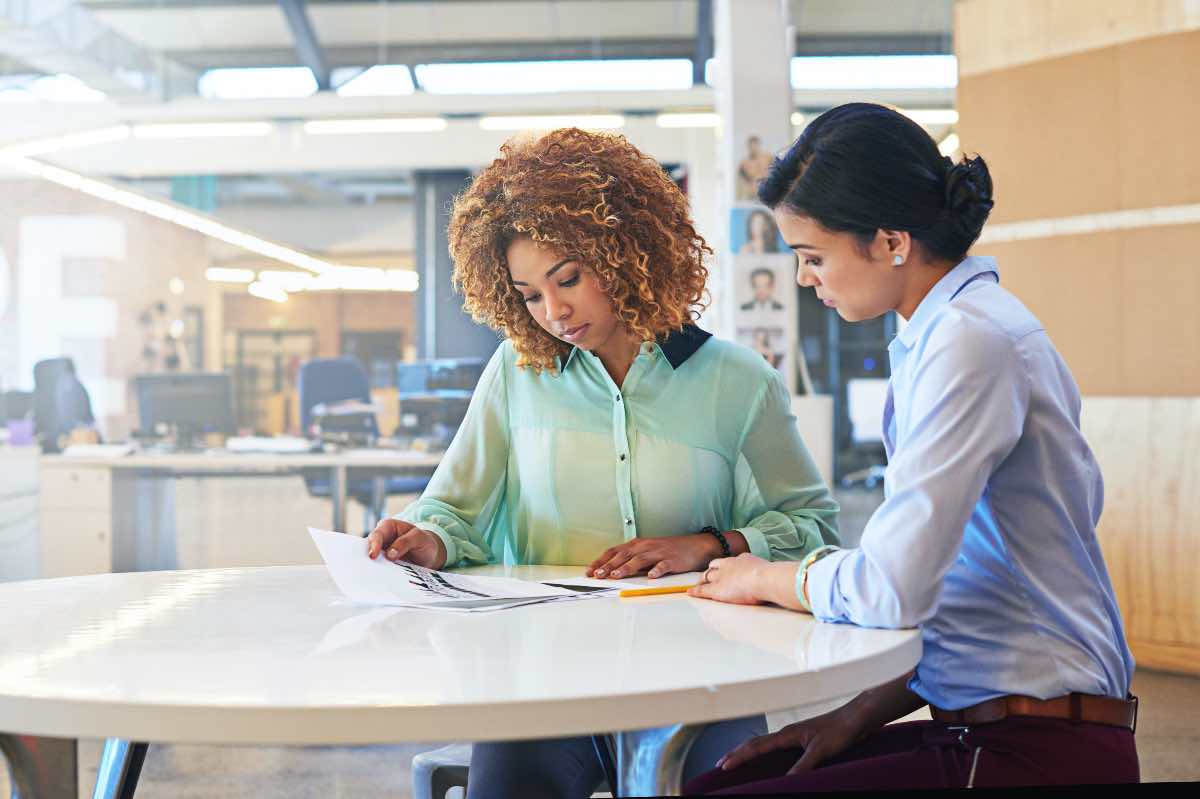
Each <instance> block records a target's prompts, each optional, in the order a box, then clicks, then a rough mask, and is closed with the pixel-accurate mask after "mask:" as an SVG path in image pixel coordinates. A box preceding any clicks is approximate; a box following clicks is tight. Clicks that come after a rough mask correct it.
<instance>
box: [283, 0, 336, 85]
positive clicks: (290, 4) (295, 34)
mask: <svg viewBox="0 0 1200 799" xmlns="http://www.w3.org/2000/svg"><path fill="white" fill-rule="evenodd" d="M279 8H280V9H281V10H282V11H283V15H284V16H285V17H287V23H288V27H289V28H291V29H292V39H293V40H295V43H296V55H297V56H298V57H299V58H300V63H301V64H303V65H304V66H306V67H308V68H309V69H310V70H312V74H313V75H314V76H315V77H316V79H317V88H318V89H319V90H320V91H329V89H330V82H329V64H328V62H327V61H326V60H325V53H324V52H323V51H322V50H321V44H320V42H318V41H317V34H316V33H314V32H313V26H312V20H310V19H309V18H308V9H306V8H305V7H304V0H279Z"/></svg>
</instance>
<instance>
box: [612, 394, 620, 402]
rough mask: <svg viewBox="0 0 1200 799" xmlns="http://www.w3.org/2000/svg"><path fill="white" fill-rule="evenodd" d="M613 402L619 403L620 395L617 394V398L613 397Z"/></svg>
mask: <svg viewBox="0 0 1200 799" xmlns="http://www.w3.org/2000/svg"><path fill="white" fill-rule="evenodd" d="M613 401H614V402H620V401H621V395H620V394H618V395H617V396H615V397H613Z"/></svg>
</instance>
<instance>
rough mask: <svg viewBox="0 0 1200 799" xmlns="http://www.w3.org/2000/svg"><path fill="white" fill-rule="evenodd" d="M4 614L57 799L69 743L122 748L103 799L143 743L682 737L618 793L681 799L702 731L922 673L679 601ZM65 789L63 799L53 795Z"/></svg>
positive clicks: (119, 602) (320, 581)
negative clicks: (473, 608)
mask: <svg viewBox="0 0 1200 799" xmlns="http://www.w3.org/2000/svg"><path fill="white" fill-rule="evenodd" d="M483 571H484V572H485V573H486V572H496V571H500V569H497V568H490V569H487V570H483ZM579 571H580V570H579V569H578V568H563V567H521V568H518V569H514V570H510V571H509V572H508V573H509V574H512V575H514V576H518V577H523V578H539V579H549V578H553V577H562V576H565V575H568V574H578V573H579ZM478 572H479V570H476V573H478ZM0 606H2V607H6V608H10V607H18V608H23V609H24V612H22V613H5V614H2V615H0V640H3V641H4V642H5V646H4V647H3V648H2V649H0V730H4V731H6V732H7V733H10V735H8V736H0V738H2V741H0V742H2V743H3V744H4V746H5V748H6V751H8V752H9V753H10V755H11V756H12V759H13V760H14V762H15V764H16V770H17V771H18V772H19V774H20V776H19V780H23V781H24V785H26V786H35V787H36V786H41V787H42V789H43V791H44V793H43V794H36V795H45V796H60V795H61V796H67V795H69V796H72V797H73V796H74V794H75V784H74V779H75V774H76V768H75V763H74V761H73V760H72V762H71V763H70V767H69V768H62V760H61V758H66V757H67V756H68V753H69V752H73V751H74V748H73V743H72V742H71V740H70V739H75V738H84V737H86V738H106V739H109V741H108V743H107V744H106V746H105V750H104V752H105V754H104V760H103V762H102V765H101V769H100V781H101V783H102V788H103V790H101V791H100V792H98V794H97V795H100V796H106V795H117V793H106V792H105V791H117V790H119V789H121V788H122V787H124V788H126V789H127V788H128V787H129V778H132V780H134V781H136V776H137V771H138V769H140V762H141V761H140V758H142V757H144V755H145V747H144V746H143V745H140V744H132V745H131V744H130V743H129V742H131V741H133V742H139V741H140V742H162V743H168V742H169V743H210V744H221V743H228V744H241V745H247V744H272V745H279V744H283V745H288V744H296V745H300V744H332V745H348V744H374V743H397V742H424V741H429V742H435V741H463V740H473V739H489V740H502V739H520V738H541V737H549V736H565V735H580V734H587V733H591V732H597V731H599V732H607V731H622V730H625V731H627V730H639V729H643V728H647V727H656V728H662V727H664V726H666V725H672V726H670V727H668V728H667V729H666V730H662V729H659V730H657V731H645V730H643V732H641V733H628V734H626V733H623V734H621V735H619V736H618V739H619V741H620V743H619V746H618V756H619V760H620V780H621V783H622V786H623V790H624V791H625V792H626V793H633V794H637V793H638V792H648V793H664V792H670V791H675V790H677V789H678V780H679V774H680V769H681V768H682V762H683V758H684V756H685V755H686V753H687V749H688V746H689V745H690V743H691V740H692V737H693V735H694V734H695V732H696V731H697V730H698V729H699V727H698V726H697V725H701V724H703V723H705V722H710V721H714V720H718V719H725V718H733V717H737V716H742V715H746V714H750V713H757V712H766V711H772V710H777V709H782V708H792V707H797V706H804V705H810V706H815V705H818V704H820V705H824V704H826V703H827V702H828V701H829V700H831V699H834V698H837V697H843V696H849V695H852V694H854V693H857V692H858V691H860V690H862V689H864V688H867V687H870V686H873V685H878V684H880V683H883V682H885V681H887V680H890V679H893V678H895V677H897V676H899V675H900V674H903V673H905V672H906V671H908V670H910V669H911V668H912V667H913V666H914V665H915V664H916V662H917V660H918V659H919V657H920V653H921V642H920V637H919V634H918V632H917V631H915V630H900V631H882V630H864V629H858V628H855V627H850V626H846V625H830V624H820V623H817V622H815V621H813V619H812V618H811V617H809V616H804V615H801V614H798V613H792V612H789V611H785V610H781V609H778V608H767V607H739V606H734V605H721V604H717V603H713V602H708V601H704V600H697V599H691V598H689V597H687V596H684V595H673V596H663V597H648V598H639V599H625V600H621V599H616V598H604V599H592V600H585V601H579V602H574V603H560V604H557V605H545V606H536V605H535V606H529V607H524V608H518V609H515V610H509V611H501V612H496V613H484V614H473V615H472V614H451V613H436V612H431V611H420V610H409V609H399V608H363V607H356V606H353V605H350V604H349V603H348V602H346V601H345V600H343V599H342V596H341V594H340V593H339V592H338V590H337V588H336V587H335V586H334V585H333V583H332V581H331V580H330V579H329V576H328V573H327V572H326V570H325V569H324V567H319V566H318V567H306V566H305V567H268V568H257V569H212V570H199V571H176V572H145V573H128V574H106V575H92V576H86V577H72V578H64V579H58V580H36V581H29V582H23V583H10V584H8V585H0ZM18 736H39V737H38V738H36V739H30V738H28V737H18ZM44 736H50V737H51V738H53V739H57V740H47V739H46V738H45V737H44ZM62 739H66V740H65V741H64V740H62ZM55 747H57V749H56V748H55ZM45 753H50V755H51V756H53V755H54V754H56V753H57V755H58V756H59V758H60V759H59V760H58V761H57V762H54V761H53V760H51V761H47V760H46V759H45V756H44V755H45ZM635 753H636V754H637V756H636V757H633V756H632V755H633V754H635ZM64 772H69V779H70V783H71V784H70V792H69V793H66V789H65V788H63V789H61V792H59V793H56V791H58V790H59V789H58V788H56V787H55V784H54V779H55V775H58V776H59V777H60V778H61V779H62V780H63V781H64V782H66V781H68V780H67V777H62V774H63V773H64ZM122 774H124V775H125V778H122ZM17 784H18V785H20V784H21V783H20V782H18V783H17Z"/></svg>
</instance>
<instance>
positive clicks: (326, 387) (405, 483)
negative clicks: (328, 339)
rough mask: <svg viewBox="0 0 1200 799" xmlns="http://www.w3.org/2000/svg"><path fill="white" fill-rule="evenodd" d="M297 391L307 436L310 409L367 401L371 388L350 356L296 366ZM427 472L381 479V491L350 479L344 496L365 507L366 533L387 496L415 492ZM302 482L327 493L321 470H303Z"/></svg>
mask: <svg viewBox="0 0 1200 799" xmlns="http://www.w3.org/2000/svg"><path fill="white" fill-rule="evenodd" d="M297 388H298V391H299V394H300V427H301V430H302V431H303V432H304V435H306V436H307V435H311V429H312V424H313V408H314V407H316V406H317V405H320V404H322V403H334V402H344V401H346V400H358V401H360V402H370V401H371V387H370V383H369V381H368V379H367V372H366V370H365V369H363V367H362V365H361V364H359V362H358V361H357V360H356V359H354V358H351V357H348V356H342V357H339V358H314V359H313V360H311V361H306V362H305V363H303V364H301V365H300V376H299V380H298V385H297ZM370 425H371V429H370V431H369V432H370V433H371V435H372V436H373V437H376V438H377V437H378V436H379V427H378V425H377V423H376V421H375V418H374V417H372V418H371V420H370ZM429 478H430V475H422V476H419V477H389V478H387V480H385V481H384V486H383V487H384V490H383V491H382V492H379V491H378V490H377V486H376V484H375V482H374V481H372V480H351V481H350V482H349V484H348V485H347V487H346V496H347V497H350V498H353V499H354V500H356V501H357V502H358V503H359V504H360V505H362V506H363V507H364V508H365V512H364V519H363V525H364V528H365V533H364V535H366V534H369V533H370V532H371V530H373V529H374V528H375V525H376V524H378V523H379V520H380V519H382V518H383V517H384V514H385V513H386V508H385V505H386V504H387V498H388V496H392V495H398V494H419V493H421V492H422V491H424V490H425V486H427V485H429ZM304 484H305V486H307V488H308V493H309V494H310V495H311V496H314V497H328V496H329V495H330V485H329V477H328V475H327V473H326V472H325V471H324V470H322V469H311V470H305V472H304Z"/></svg>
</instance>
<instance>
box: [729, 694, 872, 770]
mask: <svg viewBox="0 0 1200 799" xmlns="http://www.w3.org/2000/svg"><path fill="white" fill-rule="evenodd" d="M864 721H865V719H863V718H862V715H861V714H860V713H858V712H856V709H855V707H854V704H853V703H851V704H847V705H843V706H842V707H839V708H838V709H837V710H833V711H830V712H829V713H826V714H825V715H823V716H817V717H815V718H811V719H805V720H804V721H798V722H796V723H795V724H789V725H788V726H786V727H784V728H783V729H781V730H779V731H777V732H773V733H770V734H769V735H759V736H757V737H755V738H751V739H750V740H749V741H746V743H744V744H742V745H741V746H739V747H738V748H737V749H734V750H733V751H732V752H730V753H729V754H727V755H725V757H723V758H721V759H720V760H718V761H717V767H718V768H720V769H721V770H722V771H731V770H733V769H735V768H737V767H738V766H740V765H742V764H743V763H745V762H747V761H749V760H753V759H754V758H756V757H759V756H760V755H765V754H767V753H768V752H774V751H776V750H779V749H803V750H804V754H802V755H801V756H800V759H799V760H797V761H796V763H795V765H793V766H792V767H791V768H790V769H789V770H788V774H796V773H798V772H801V771H808V770H809V769H814V768H816V767H817V766H819V765H821V764H822V763H824V762H825V761H827V760H829V758H831V757H836V756H837V755H840V754H842V753H843V752H845V751H846V750H847V749H849V748H850V747H851V746H853V745H854V744H856V743H858V741H860V740H861V739H862V738H863V736H864V733H865V732H866V731H865V730H864V725H863V722H864Z"/></svg>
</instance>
